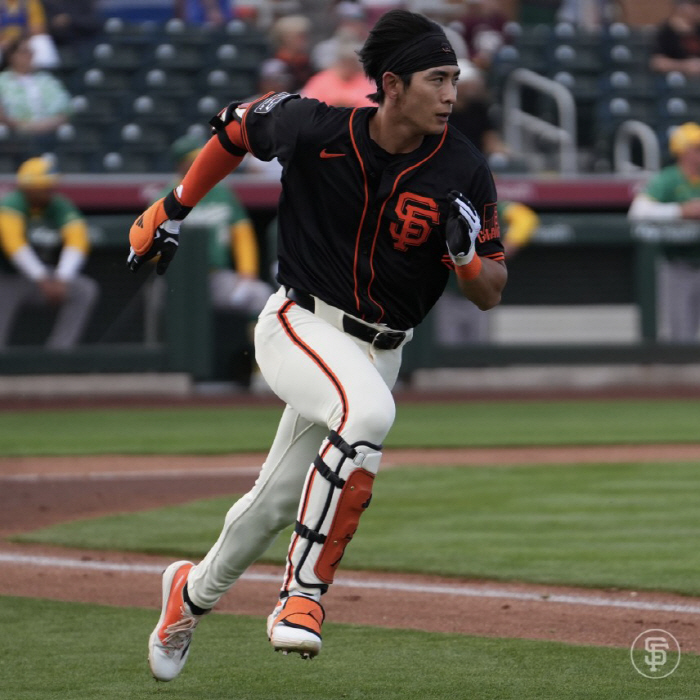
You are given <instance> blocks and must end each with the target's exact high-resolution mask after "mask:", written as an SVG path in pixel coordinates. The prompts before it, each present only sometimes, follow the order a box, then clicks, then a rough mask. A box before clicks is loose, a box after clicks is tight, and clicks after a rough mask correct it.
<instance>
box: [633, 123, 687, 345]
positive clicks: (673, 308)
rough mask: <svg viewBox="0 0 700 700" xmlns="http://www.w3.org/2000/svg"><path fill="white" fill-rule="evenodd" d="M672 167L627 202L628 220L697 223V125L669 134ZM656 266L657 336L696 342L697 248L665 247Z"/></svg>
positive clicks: (680, 128)
mask: <svg viewBox="0 0 700 700" xmlns="http://www.w3.org/2000/svg"><path fill="white" fill-rule="evenodd" d="M669 150H670V151H671V153H672V154H673V155H674V156H675V158H676V163H675V164H673V165H669V166H667V167H666V168H663V169H662V170H661V171H659V172H658V173H656V174H655V175H653V176H652V177H651V179H650V180H649V182H648V183H647V185H646V187H645V188H644V190H643V191H642V192H640V193H639V194H638V195H637V196H636V197H635V198H634V200H633V201H632V204H631V205H630V208H629V212H628V216H629V218H630V219H631V220H633V221H645V220H652V221H680V220H682V219H694V220H698V219H700V124H696V123H695V122H687V123H685V124H682V125H681V126H679V127H677V128H676V129H675V130H674V131H673V133H672V134H671V138H670V140H669ZM663 253H664V260H663V261H661V264H660V265H659V267H658V275H657V285H658V292H659V317H660V320H661V323H662V326H663V331H662V333H661V335H662V336H663V337H665V339H668V340H671V341H673V342H679V343H693V342H697V341H698V331H699V330H700V245H685V246H684V245H666V246H664V247H663Z"/></svg>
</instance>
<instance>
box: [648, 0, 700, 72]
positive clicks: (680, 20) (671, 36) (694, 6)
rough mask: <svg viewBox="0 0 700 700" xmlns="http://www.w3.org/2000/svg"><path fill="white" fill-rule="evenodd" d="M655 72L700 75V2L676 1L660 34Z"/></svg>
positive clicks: (656, 46) (698, 0) (689, 0)
mask: <svg viewBox="0 0 700 700" xmlns="http://www.w3.org/2000/svg"><path fill="white" fill-rule="evenodd" d="M650 65H651V68H652V70H655V71H658V72H660V73H668V72H670V71H680V72H682V73H685V74H686V75H693V76H697V75H700V0H673V9H672V11H671V14H670V15H669V17H668V19H667V20H666V21H665V22H663V23H662V24H661V25H660V26H659V27H658V30H657V32H656V42H655V46H654V49H653V53H652V56H651V63H650Z"/></svg>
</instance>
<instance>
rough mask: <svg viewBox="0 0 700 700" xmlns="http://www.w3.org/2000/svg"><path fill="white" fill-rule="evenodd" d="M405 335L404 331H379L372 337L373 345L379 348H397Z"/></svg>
mask: <svg viewBox="0 0 700 700" xmlns="http://www.w3.org/2000/svg"><path fill="white" fill-rule="evenodd" d="M405 337H406V334H405V333H404V332H403V331H379V332H378V333H377V334H376V335H375V336H374V338H373V339H372V347H375V348H377V349H378V350H395V349H396V348H398V347H399V345H401V343H402V342H403V341H404V338H405Z"/></svg>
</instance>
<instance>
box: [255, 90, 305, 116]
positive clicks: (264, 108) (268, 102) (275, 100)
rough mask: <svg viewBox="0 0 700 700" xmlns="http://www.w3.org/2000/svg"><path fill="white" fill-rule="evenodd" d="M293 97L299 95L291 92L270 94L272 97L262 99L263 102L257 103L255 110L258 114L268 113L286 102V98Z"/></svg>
mask: <svg viewBox="0 0 700 700" xmlns="http://www.w3.org/2000/svg"><path fill="white" fill-rule="evenodd" d="M292 97H299V95H296V94H292V93H289V92H278V93H276V94H274V95H270V97H268V98H266V99H264V100H262V102H259V103H258V104H257V105H255V109H254V110H253V111H254V112H255V113H256V114H268V113H269V112H271V111H272V110H273V109H274V108H275V107H276V106H277V105H279V104H282V102H285V101H286V100H289V99H291V98H292Z"/></svg>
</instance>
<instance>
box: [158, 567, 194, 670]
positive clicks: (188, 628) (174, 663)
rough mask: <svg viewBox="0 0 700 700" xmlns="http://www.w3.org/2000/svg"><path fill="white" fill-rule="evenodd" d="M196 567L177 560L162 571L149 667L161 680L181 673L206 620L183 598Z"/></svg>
mask: <svg viewBox="0 0 700 700" xmlns="http://www.w3.org/2000/svg"><path fill="white" fill-rule="evenodd" d="M193 566H194V564H192V562H189V561H176V562H174V563H173V564H171V565H170V566H169V567H168V568H167V569H166V570H165V571H164V572H163V608H162V611H161V613H160V619H159V620H158V624H157V625H156V627H155V629H154V630H153V632H152V633H151V636H150V638H149V640H148V665H149V666H150V667H151V673H152V674H153V677H154V678H155V679H156V680H159V681H171V680H173V678H176V677H177V676H178V675H179V674H180V671H182V668H183V666H184V665H185V661H187V657H188V656H189V653H190V644H191V642H192V634H193V632H194V629H195V627H196V626H197V625H198V624H199V621H200V620H201V619H202V617H203V615H195V614H194V613H193V612H192V609H191V608H190V606H189V604H188V603H187V602H186V601H185V599H184V598H183V589H184V587H185V584H186V583H187V576H188V574H189V573H190V569H191V568H192V567H193Z"/></svg>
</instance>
